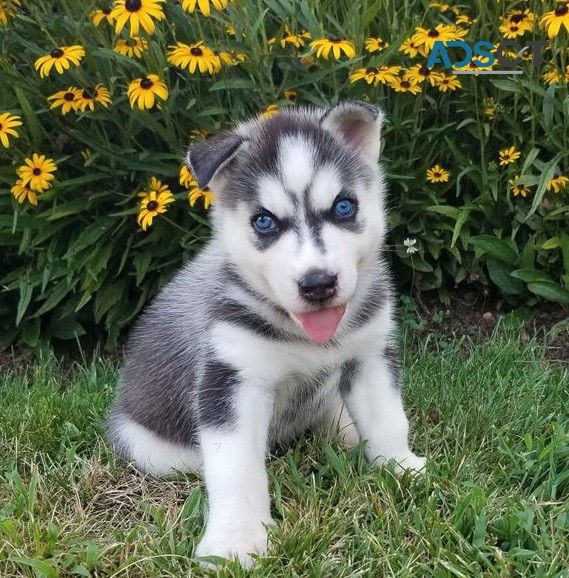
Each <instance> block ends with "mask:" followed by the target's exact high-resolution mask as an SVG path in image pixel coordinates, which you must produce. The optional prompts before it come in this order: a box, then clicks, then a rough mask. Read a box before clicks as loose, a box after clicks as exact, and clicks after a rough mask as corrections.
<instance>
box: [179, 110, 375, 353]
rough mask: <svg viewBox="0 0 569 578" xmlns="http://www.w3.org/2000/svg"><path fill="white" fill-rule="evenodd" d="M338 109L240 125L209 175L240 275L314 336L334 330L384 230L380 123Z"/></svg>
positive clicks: (221, 229)
mask: <svg viewBox="0 0 569 578" xmlns="http://www.w3.org/2000/svg"><path fill="white" fill-rule="evenodd" d="M340 106H341V105H340ZM350 106H354V107H359V106H360V105H356V104H351V105H350ZM364 106H365V105H364ZM331 110H332V111H334V109H331ZM349 112H350V110H349V107H348V113H349ZM352 112H353V111H352ZM340 113H343V114H340V118H337V119H333V118H332V119H328V118H327V117H326V116H322V113H320V115H315V114H314V113H311V114H307V113H299V114H294V113H286V114H282V115H277V116H276V117H273V118H272V119H268V120H266V121H262V122H258V123H255V124H249V125H245V127H243V129H242V130H243V133H244V135H243V136H244V140H243V142H242V143H241V144H239V146H238V149H237V152H236V154H234V156H233V157H232V158H231V160H230V162H228V163H227V165H226V166H225V167H224V170H223V174H222V175H219V176H218V177H217V180H218V182H217V183H216V182H215V181H216V179H214V180H213V182H212V187H213V188H214V191H216V192H217V190H220V191H221V194H219V201H220V202H219V203H218V206H217V208H216V215H215V219H216V230H217V234H218V235H220V236H221V238H222V240H223V242H224V245H225V247H226V249H227V252H228V254H229V255H230V257H231V259H232V261H233V262H234V263H235V264H236V265H237V267H238V268H239V271H240V273H241V275H242V276H243V277H244V278H245V279H246V280H247V281H248V283H249V284H250V285H251V286H252V287H253V288H254V289H255V290H257V291H258V292H260V293H261V294H262V295H264V296H265V297H266V298H267V299H268V300H269V301H271V302H273V303H275V304H277V305H278V306H279V307H281V308H282V309H284V310H286V311H287V312H288V313H289V314H290V315H291V317H292V318H293V319H294V320H295V321H296V322H298V323H299V325H301V326H302V328H303V329H304V331H305V333H306V335H307V336H308V337H309V338H311V339H313V340H314V341H318V342H322V341H327V340H328V339H330V338H331V337H333V335H334V334H335V332H336V328H337V326H338V325H339V323H340V321H341V319H342V317H343V314H344V312H345V310H346V308H347V307H349V306H350V301H351V300H352V298H353V297H354V293H355V291H356V288H357V285H358V279H359V277H360V275H361V274H362V273H363V272H364V271H366V270H367V269H368V268H369V266H370V263H371V262H372V261H373V260H374V259H375V257H376V255H377V250H378V248H379V246H380V244H381V242H382V240H383V237H384V234H385V216H384V210H383V202H382V198H383V180H382V178H381V174H380V172H379V169H378V166H377V159H376V158H375V159H374V158H373V157H374V155H377V149H378V146H379V126H378V125H379V123H378V122H377V118H376V117H374V116H373V115H372V111H371V110H369V109H368V108H362V109H361V110H360V109H359V108H356V119H353V118H352V117H351V116H350V115H349V114H348V117H347V118H346V111H345V110H344V111H340ZM362 116H363V120H362V118H361V117H362ZM356 121H357V122H356ZM364 121H365V122H364ZM190 159H191V160H193V159H192V153H191V151H190ZM194 164H195V163H194ZM194 170H195V167H194ZM216 184H217V187H216Z"/></svg>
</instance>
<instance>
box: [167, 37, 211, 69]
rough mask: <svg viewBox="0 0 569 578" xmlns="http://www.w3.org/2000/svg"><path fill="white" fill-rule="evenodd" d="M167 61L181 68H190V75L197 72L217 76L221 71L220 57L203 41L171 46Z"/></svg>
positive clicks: (179, 43)
mask: <svg viewBox="0 0 569 578" xmlns="http://www.w3.org/2000/svg"><path fill="white" fill-rule="evenodd" d="M166 60H167V61H168V62H169V63H170V64H173V65H174V66H178V67H179V68H185V67H188V70H189V72H190V74H194V73H195V72H196V71H199V72H208V73H209V74H216V73H217V72H219V71H220V70H221V61H220V58H219V56H217V55H216V54H214V52H213V50H212V49H211V48H208V47H207V46H206V45H205V44H204V43H203V42H202V41H201V40H200V41H199V42H196V43H195V44H184V43H183V42H178V43H176V46H169V47H168V53H167V55H166Z"/></svg>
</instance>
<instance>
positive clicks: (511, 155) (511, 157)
mask: <svg viewBox="0 0 569 578" xmlns="http://www.w3.org/2000/svg"><path fill="white" fill-rule="evenodd" d="M498 155H499V157H500V166H501V165H509V164H511V163H515V162H516V161H517V160H518V159H519V158H520V157H521V156H522V153H521V152H520V151H519V150H517V149H516V147H510V148H507V149H502V150H501V151H500V152H499V153H498Z"/></svg>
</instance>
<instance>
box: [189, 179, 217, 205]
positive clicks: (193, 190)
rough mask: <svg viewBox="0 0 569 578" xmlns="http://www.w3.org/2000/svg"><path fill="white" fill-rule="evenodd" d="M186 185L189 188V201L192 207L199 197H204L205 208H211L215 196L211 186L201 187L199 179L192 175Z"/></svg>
mask: <svg viewBox="0 0 569 578" xmlns="http://www.w3.org/2000/svg"><path fill="white" fill-rule="evenodd" d="M185 186H187V188H188V189H189V190H188V202H189V203H190V207H193V206H194V205H195V204H196V201H197V200H198V199H203V206H204V208H205V209H209V207H210V205H211V204H212V203H213V201H214V198H215V197H214V195H213V192H212V191H211V189H210V188H209V187H205V188H204V189H200V187H199V185H198V181H197V180H196V179H195V178H194V177H191V180H190V182H189V184H188V185H185Z"/></svg>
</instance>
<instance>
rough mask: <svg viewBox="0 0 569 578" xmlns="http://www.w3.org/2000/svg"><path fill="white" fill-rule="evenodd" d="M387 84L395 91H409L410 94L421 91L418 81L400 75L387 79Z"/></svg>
mask: <svg viewBox="0 0 569 578" xmlns="http://www.w3.org/2000/svg"><path fill="white" fill-rule="evenodd" d="M387 85H388V86H389V88H392V89H393V90H394V91H395V92H410V93H411V94H419V93H420V92H421V86H420V84H419V82H418V81H417V80H415V79H412V78H409V79H407V78H404V77H402V76H396V77H395V79H394V80H391V81H389V82H388V83H387Z"/></svg>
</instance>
